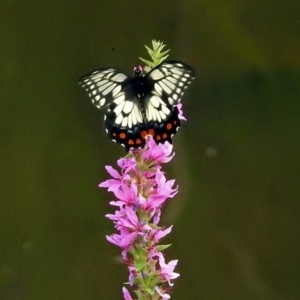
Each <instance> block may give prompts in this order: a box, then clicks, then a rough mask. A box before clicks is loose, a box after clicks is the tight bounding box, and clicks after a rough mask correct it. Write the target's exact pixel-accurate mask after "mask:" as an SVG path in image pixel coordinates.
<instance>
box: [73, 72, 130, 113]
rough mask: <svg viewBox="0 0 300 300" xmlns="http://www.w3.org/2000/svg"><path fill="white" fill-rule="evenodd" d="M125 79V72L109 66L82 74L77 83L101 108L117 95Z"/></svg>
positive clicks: (126, 78)
mask: <svg viewBox="0 0 300 300" xmlns="http://www.w3.org/2000/svg"><path fill="white" fill-rule="evenodd" d="M126 80H128V77H127V76H126V75H125V74H123V73H121V72H119V71H118V70H116V69H112V68H110V69H102V70H96V71H94V72H92V73H90V74H88V75H86V76H84V77H83V78H82V79H81V80H80V82H79V83H80V84H81V85H82V87H83V88H84V89H85V90H86V91H87V92H88V94H89V96H90V98H91V100H92V103H93V104H94V105H95V106H96V107H97V108H102V107H104V106H107V105H108V104H109V103H111V102H112V101H113V100H114V99H115V98H117V97H118V96H119V93H120V92H121V90H122V85H123V84H124V83H125V82H126Z"/></svg>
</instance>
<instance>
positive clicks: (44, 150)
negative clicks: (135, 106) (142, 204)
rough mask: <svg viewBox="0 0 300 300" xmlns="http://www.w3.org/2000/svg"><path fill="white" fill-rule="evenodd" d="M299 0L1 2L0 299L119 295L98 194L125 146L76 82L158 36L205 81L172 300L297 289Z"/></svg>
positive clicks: (170, 220)
mask: <svg viewBox="0 0 300 300" xmlns="http://www.w3.org/2000/svg"><path fill="white" fill-rule="evenodd" d="M299 15H300V1H299V0H288V1H279V0H275V1H270V0H259V1H258V0H227V1H225V0H210V1H204V0H198V1H196V0H194V1H192V0H185V1H179V0H174V1H171V0H164V1H158V0H153V1H142V0H131V1H129V0H122V1H120V0H109V1H103V0H98V1H95V0H91V1H78V0H77V1H76V0H75V1H74V0H73V1H71V0H65V1H46V0H44V1H43V0H31V1H23V0H2V1H1V8H0V34H1V46H0V57H1V58H0V67H1V73H0V86H1V89H0V94H1V101H0V112H1V119H0V124H1V125H0V134H1V137H0V143H1V147H0V160H1V173H0V190H1V199H0V299H1V300H2V299H5V300H42V299H43V300H48V299H49V300H53V299H55V300H66V299H72V300H79V299H80V300H82V299H88V300H96V299H122V294H121V287H122V283H123V282H125V281H127V273H126V268H125V266H123V265H122V264H120V263H119V260H118V255H119V254H120V250H119V249H118V248H117V247H114V246H113V245H110V244H108V242H106V240H105V235H106V234H111V233H113V232H114V229H113V226H112V224H111V223H110V221H109V220H107V219H106V218H105V217H104V215H105V214H106V213H108V212H112V208H111V207H109V205H108V201H109V200H111V199H112V198H113V196H112V195H111V194H108V193H107V192H106V191H105V190H100V189H99V188H98V187H97V185H98V183H99V182H101V181H103V180H105V179H107V178H108V175H107V174H106V172H105V170H104V166H105V165H107V164H111V165H115V164H116V160H117V159H118V158H119V157H122V156H124V150H123V149H122V148H121V147H118V146H117V145H115V144H114V143H112V142H110V141H109V140H108V139H107V137H106V134H105V132H104V129H103V114H104V112H102V111H99V110H97V109H95V108H94V107H93V105H92V104H91V102H90V100H89V99H88V97H87V95H86V93H85V91H84V90H83V89H82V88H80V86H79V85H78V84H77V80H78V78H79V77H80V76H82V75H84V74H85V73H87V72H89V71H92V70H93V69H96V68H99V67H110V66H112V67H117V68H119V69H121V70H124V71H125V72H127V73H130V72H131V71H132V67H133V66H134V65H136V64H137V63H138V59H137V58H138V57H139V56H143V57H146V52H145V49H144V47H143V45H145V44H148V45H149V44H150V42H151V39H153V38H155V39H160V40H163V41H164V42H165V43H166V44H167V47H169V48H171V53H170V54H171V55H170V59H174V60H175V59H176V60H181V61H184V62H186V63H188V64H190V65H192V66H193V67H194V68H195V70H196V72H197V78H196V80H195V81H194V82H193V83H192V85H191V87H190V88H189V89H188V93H187V94H186V95H185V97H184V101H183V104H184V111H185V116H186V117H187V118H188V122H186V123H184V124H183V126H182V128H181V129H180V131H179V134H178V135H177V136H176V137H175V138H174V147H175V152H176V157H175V159H174V160H173V161H172V163H170V164H169V165H168V166H167V167H165V170H166V171H167V177H168V178H169V179H171V178H176V181H177V183H178V185H179V189H180V193H179V194H178V196H177V197H176V198H175V199H174V200H171V201H170V203H169V205H168V207H167V208H166V209H165V210H164V212H163V213H164V217H163V220H162V224H166V225H170V224H174V230H173V232H172V234H171V235H170V236H169V237H168V238H167V239H166V240H165V241H166V242H167V243H172V244H173V247H171V248H170V249H168V250H167V251H166V259H167V260H171V259H175V258H178V259H179V265H178V267H177V269H176V271H178V272H179V273H180V274H181V277H180V278H179V279H178V280H177V281H176V284H175V287H174V293H173V295H172V299H192V300H193V299H195V300H196V299H205V300H216V299H222V300H227V299H230V300H241V299H242V300H260V299H264V300H266V299H267V300H269V299H272V300H273V299H275V300H290V299H300V254H299V247H300V230H299V229H300V214H299V210H300V204H299V203H300V201H299V200H300V199H299V195H300V193H299V191H300V188H299V179H300V161H299V151H300V138H299V137H300V136H299V129H300V104H299V102H300V18H299Z"/></svg>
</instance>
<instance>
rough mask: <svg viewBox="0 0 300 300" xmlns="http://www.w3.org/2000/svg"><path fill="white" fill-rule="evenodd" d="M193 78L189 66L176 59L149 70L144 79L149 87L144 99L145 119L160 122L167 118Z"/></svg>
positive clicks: (192, 72) (193, 75)
mask: <svg viewBox="0 0 300 300" xmlns="http://www.w3.org/2000/svg"><path fill="white" fill-rule="evenodd" d="M194 78H195V74H194V71H193V69H192V68H191V67H190V66H188V65H186V64H184V63H182V62H176V61H169V62H165V63H162V64H160V65H159V66H157V67H156V68H154V69H153V70H152V71H151V72H149V73H148V74H147V75H146V79H147V81H148V82H149V85H150V86H151V88H150V93H148V94H147V95H146V96H145V100H144V106H145V112H146V117H147V120H148V121H156V122H161V121H163V120H165V119H167V117H168V116H170V114H171V112H172V111H173V107H174V105H176V104H178V103H179V102H180V100H181V98H182V96H183V94H184V91H185V89H186V88H187V87H188V86H189V85H190V83H191V82H192V80H193V79H194Z"/></svg>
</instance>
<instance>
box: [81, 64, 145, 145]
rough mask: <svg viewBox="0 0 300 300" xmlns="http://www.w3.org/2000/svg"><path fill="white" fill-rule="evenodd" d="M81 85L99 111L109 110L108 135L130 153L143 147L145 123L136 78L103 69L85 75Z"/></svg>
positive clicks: (107, 119) (110, 69) (105, 118)
mask: <svg viewBox="0 0 300 300" xmlns="http://www.w3.org/2000/svg"><path fill="white" fill-rule="evenodd" d="M79 84H80V85H81V86H82V87H83V88H84V89H85V90H86V91H87V93H88V94H89V97H90V98H91V100H92V103H93V104H94V105H95V106H96V107H97V108H104V107H105V108H107V113H106V114H105V116H104V125H105V129H106V133H107V134H108V136H109V137H110V138H111V139H112V140H113V141H114V142H116V143H118V144H121V145H122V146H124V147H125V148H126V150H127V151H128V150H129V149H130V148H131V147H133V148H138V147H143V146H144V144H145V141H144V139H143V138H142V137H141V131H142V130H143V129H144V128H145V124H144V122H145V120H144V117H143V115H142V112H141V107H140V102H139V99H138V97H137V94H136V91H135V90H134V85H133V79H132V78H131V77H128V76H126V75H125V74H123V73H122V72H120V71H118V70H117V69H112V68H109V69H100V70H96V71H94V72H92V73H89V74H87V75H85V76H83V77H82V78H81V79H80V81H79Z"/></svg>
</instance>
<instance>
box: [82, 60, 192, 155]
mask: <svg viewBox="0 0 300 300" xmlns="http://www.w3.org/2000/svg"><path fill="white" fill-rule="evenodd" d="M194 78H195V74H194V71H193V69H192V68H191V67H190V66H188V65H186V64H184V63H182V62H178V61H167V62H163V63H161V64H160V65H158V66H157V67H155V68H154V69H152V70H151V71H150V72H149V73H147V74H146V75H144V74H143V68H142V67H141V66H138V67H135V68H134V70H133V76H132V77H129V76H127V75H125V74H124V73H122V72H120V71H119V70H117V69H113V68H106V69H99V70H96V71H93V72H91V73H89V74H87V75H85V76H83V77H82V78H81V79H80V81H79V83H80V85H81V86H82V87H83V88H84V89H85V90H86V91H87V92H88V94H89V97H90V98H91V100H92V102H93V104H94V105H95V106H96V107H97V108H107V112H106V115H105V117H104V120H105V121H104V123H105V128H106V132H107V134H108V135H109V137H110V138H111V139H112V140H113V141H115V142H117V143H119V144H121V145H122V146H124V147H125V148H126V150H127V151H128V150H129V149H130V148H134V149H136V148H139V147H141V148H142V147H143V146H144V145H145V136H146V135H148V134H150V135H152V136H153V138H154V140H155V141H156V142H157V143H164V142H166V141H168V142H170V143H172V136H173V135H174V134H175V133H176V132H177V130H178V128H179V126H180V119H179V110H178V108H177V106H176V105H177V104H178V103H179V102H180V100H181V98H182V96H183V93H184V91H185V89H186V88H187V87H188V86H189V84H190V83H191V82H192V80H193V79H194Z"/></svg>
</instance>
